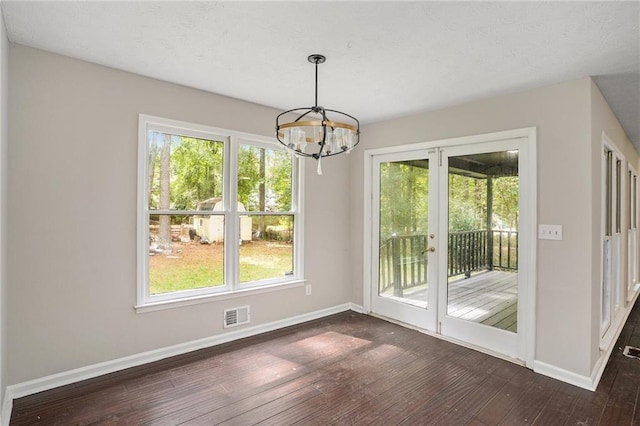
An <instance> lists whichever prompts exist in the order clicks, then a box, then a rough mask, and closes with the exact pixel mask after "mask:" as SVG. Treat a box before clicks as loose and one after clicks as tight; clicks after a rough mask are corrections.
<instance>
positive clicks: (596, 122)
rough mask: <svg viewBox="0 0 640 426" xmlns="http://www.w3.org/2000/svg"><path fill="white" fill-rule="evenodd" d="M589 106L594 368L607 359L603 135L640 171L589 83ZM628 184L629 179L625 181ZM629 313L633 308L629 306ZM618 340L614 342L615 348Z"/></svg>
mask: <svg viewBox="0 0 640 426" xmlns="http://www.w3.org/2000/svg"><path fill="white" fill-rule="evenodd" d="M589 102H590V113H591V117H590V124H591V128H590V132H591V155H592V167H593V176H592V180H591V186H592V188H593V191H594V198H593V203H592V215H593V223H592V228H591V232H592V237H593V243H592V249H593V250H592V253H591V258H592V262H591V269H592V281H591V293H592V304H591V310H592V312H594V315H593V316H592V317H591V327H592V328H591V330H592V332H591V342H592V343H591V353H590V356H591V366H592V367H594V366H595V365H596V364H597V362H598V361H599V360H601V358H602V357H603V356H604V355H605V352H604V351H600V349H599V347H600V304H601V281H602V279H601V277H602V225H601V223H602V203H601V200H600V194H601V192H600V191H601V188H602V183H601V182H602V181H601V179H602V165H601V161H602V132H605V133H606V134H607V136H608V137H609V138H610V139H611V141H612V142H613V143H614V144H615V145H616V146H617V147H618V149H619V150H620V151H621V152H622V154H623V155H624V157H625V159H626V160H627V161H628V162H629V163H630V164H631V165H633V166H634V167H635V169H636V171H639V170H640V168H639V167H638V166H639V165H640V163H639V160H638V154H637V152H636V150H635V148H634V147H633V145H632V144H631V141H630V140H629V139H628V138H627V135H626V134H625V132H624V130H623V129H622V127H621V126H620V123H618V120H617V119H616V117H615V115H614V114H613V112H612V111H611V108H610V107H609V105H608V104H607V101H606V100H605V99H604V97H603V96H602V93H601V92H600V90H599V89H598V87H597V86H596V85H595V83H594V82H593V81H591V82H590V85H589ZM623 180H625V183H626V177H623ZM624 188H625V190H624V191H625V192H624V193H623V197H625V198H624V200H625V203H626V195H624V194H625V193H626V191H627V189H626V187H624ZM627 212H628V207H624V211H623V215H622V229H623V233H622V259H623V268H622V282H623V286H624V288H625V292H624V297H625V300H626V298H627V293H626V289H627V280H628V276H627V275H628V269H627V262H626V260H627V259H628V253H627V251H628V250H627V235H626V230H627V229H628V227H629V215H628V213H627ZM626 308H627V309H630V308H631V306H629V305H627V306H626ZM615 340H616V339H614V341H613V342H612V344H615V343H616V342H615Z"/></svg>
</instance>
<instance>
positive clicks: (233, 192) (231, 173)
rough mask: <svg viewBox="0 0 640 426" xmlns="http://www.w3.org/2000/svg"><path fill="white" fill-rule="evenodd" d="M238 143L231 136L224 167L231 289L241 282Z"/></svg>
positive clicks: (226, 252) (227, 274)
mask: <svg viewBox="0 0 640 426" xmlns="http://www.w3.org/2000/svg"><path fill="white" fill-rule="evenodd" d="M238 144H239V142H238V138H237V137H236V136H231V137H230V143H229V144H228V146H227V147H225V162H226V164H227V167H225V168H224V170H225V171H224V179H225V184H224V190H225V195H224V199H225V200H226V202H225V203H224V204H225V205H224V207H225V208H224V210H225V238H224V241H225V244H224V259H225V284H226V285H227V287H228V288H229V289H231V290H235V289H237V287H238V282H239V271H238V269H239V256H238V253H239V246H238V242H239V241H238V233H239V221H240V218H239V217H238Z"/></svg>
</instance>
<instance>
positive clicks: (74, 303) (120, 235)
mask: <svg viewBox="0 0 640 426" xmlns="http://www.w3.org/2000/svg"><path fill="white" fill-rule="evenodd" d="M9 73H10V77H11V87H10V93H9V96H10V98H11V104H10V105H9V115H10V119H11V128H10V129H9V147H8V157H9V158H10V160H11V161H10V162H9V167H8V176H9V181H8V184H9V185H8V207H9V209H8V234H7V244H8V246H9V247H10V250H9V251H8V259H7V262H8V265H10V267H9V270H8V283H10V284H9V288H8V305H9V308H8V309H9V312H8V315H9V317H10V318H11V321H10V323H9V324H8V336H7V343H8V360H9V364H10V366H11V368H10V371H9V375H8V377H7V381H8V384H16V383H21V382H24V381H27V380H30V379H35V378H40V377H43V376H47V375H51V374H54V373H58V372H64V371H68V370H71V369H75V368H79V367H83V366H87V365H91V364H95V363H99V362H103V361H108V360H113V359H116V358H119V357H124V356H128V355H132V354H137V353H141V352H144V351H149V350H153V349H157V348H162V347H166V346H169V345H174V344H179V343H182V342H188V341H192V340H195V339H200V338H204V337H208V336H213V335H216V334H219V333H222V332H223V330H222V317H223V315H222V311H223V309H225V308H229V307H234V306H241V305H244V304H249V305H251V313H252V323H251V325H252V326H255V325H258V324H264V323H268V322H271V321H276V320H280V319H285V318H290V317H292V316H295V315H299V314H303V313H308V312H313V311H316V310H319V309H323V308H328V307H333V306H337V305H340V304H343V303H347V302H349V301H350V299H351V287H350V285H349V284H348V281H347V278H348V253H349V252H348V240H347V238H346V235H348V233H349V228H348V223H347V222H346V221H342V220H339V219H337V218H342V217H346V216H347V214H348V213H347V208H348V189H349V188H348V187H345V185H344V184H343V183H344V182H345V181H347V178H348V169H347V167H346V166H347V165H348V159H346V158H336V159H331V160H330V161H326V162H324V163H323V167H324V175H323V176H317V175H316V173H315V164H313V163H312V162H311V161H310V160H308V162H307V167H306V176H305V178H306V187H305V190H304V192H305V194H306V195H305V211H306V217H305V252H306V258H305V271H306V276H307V278H308V282H309V283H311V284H313V295H312V296H305V292H304V288H303V287H298V288H293V289H288V290H281V291H276V292H271V293H264V294H260V295H253V296H244V297H242V298H236V299H231V300H225V301H219V302H211V303H205V304H200V305H193V306H189V307H182V308H174V309H168V310H162V311H156V312H149V313H144V314H136V313H135V312H134V309H133V306H134V305H135V303H136V176H137V175H136V167H137V160H136V156H137V135H138V114H139V113H145V114H150V115H156V116H160V117H167V118H171V119H177V120H183V121H187V122H193V123H199V124H205V125H211V126H215V127H221V128H226V129H231V130H238V131H244V132H250V133H254V134H260V135H272V134H273V128H274V120H275V116H276V114H277V113H278V112H279V111H276V110H274V109H270V108H266V107H262V106H258V105H255V104H250V103H247V102H243V101H239V100H235V99H230V98H226V97H222V96H218V95H214V94H210V93H206V92H202V91H198V90H193V89H189V88H186V87H182V86H178V85H174V84H170V83H166V82H161V81H158V80H153V79H149V78H145V77H141V76H138V75H133V74H129V73H125V72H121V71H117V70H113V69H109V68H105V67H101V66H98V65H94V64H89V63H86V62H82V61H78V60H73V59H70V58H66V57H62V56H59V55H55V54H51V53H46V52H43V51H39V50H35V49H31V48H27V47H24V46H20V45H15V44H11V45H10V48H9ZM96 229H101V231H98V232H96ZM234 330H237V329H234Z"/></svg>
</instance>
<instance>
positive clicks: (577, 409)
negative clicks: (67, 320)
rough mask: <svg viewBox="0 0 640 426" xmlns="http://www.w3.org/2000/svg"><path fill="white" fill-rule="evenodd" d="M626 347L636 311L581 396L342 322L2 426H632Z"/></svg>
mask: <svg viewBox="0 0 640 426" xmlns="http://www.w3.org/2000/svg"><path fill="white" fill-rule="evenodd" d="M629 344H630V345H634V346H640V309H639V308H638V306H636V308H635V309H634V311H633V312H632V314H631V316H630V319H629V321H628V322H627V324H626V326H625V328H624V331H623V332H622V335H621V336H620V339H619V340H618V342H617V345H616V350H615V351H614V353H613V355H612V357H611V360H610V362H609V364H608V365H607V368H606V370H605V373H604V375H603V377H602V380H601V382H600V385H599V387H598V389H597V391H596V392H589V391H587V390H583V389H579V388H576V387H574V386H571V385H568V384H565V383H562V382H559V381H557V380H554V379H551V378H548V377H545V376H541V375H538V374H535V373H533V372H532V371H531V370H528V369H526V368H523V367H519V366H517V365H515V364H511V363H509V362H507V361H503V360H500V359H497V358H493V357H491V356H488V355H484V354H481V353H479V352H475V351H473V350H470V349H466V348H463V347H461V346H457V345H454V344H451V343H449V342H445V341H443V340H439V339H436V338H433V337H430V336H427V335H424V334H421V333H419V332H417V331H414V330H409V329H406V328H403V327H400V326H397V325H395V324H391V323H388V322H385V321H382V320H380V319H376V318H373V317H369V316H366V315H361V314H356V313H354V312H345V313H341V314H338V315H333V316H330V317H327V318H323V319H320V320H316V321H311V322H308V323H305V324H301V325H298V326H294V327H289V328H286V329H282V330H278V331H274V332H271V333H266V334H263V335H260V336H255V337H251V338H247V339H243V340H240V341H236V342H232V343H228V344H225V345H221V346H217V347H214V348H209V349H204V350H200V351H196V352H192V353H190V354H186V355H181V356H177V357H172V358H168V359H165V360H162V361H158V362H155V363H152V364H148V365H145V366H141V367H136V368H131V369H128V370H124V371H121V372H117V373H113V374H109V375H106V376H102V377H98V378H94V379H90V380H85V381H82V382H79V383H75V384H71V385H67V386H64V387H61V388H58V389H53V390H50V391H46V392H42V393H39V394H35V395H31V396H27V397H24V398H20V399H17V400H15V401H14V406H13V414H12V417H11V425H86V424H97V425H214V424H225V425H255V424H260V425H290V424H298V425H326V424H354V425H367V424H376V425H396V424H403V425H415V424H435V425H497V424H503V425H520V424H534V425H562V424H566V425H587V424H588V425H597V424H600V425H640V410H638V409H637V406H638V390H639V388H640V360H638V359H631V358H627V357H624V356H623V355H622V349H623V348H624V346H625V345H629ZM567 350H569V348H567Z"/></svg>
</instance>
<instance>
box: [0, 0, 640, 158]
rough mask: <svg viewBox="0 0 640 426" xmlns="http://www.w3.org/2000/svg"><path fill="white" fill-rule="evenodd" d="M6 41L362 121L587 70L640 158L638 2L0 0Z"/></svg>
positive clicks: (559, 79) (259, 100) (274, 104)
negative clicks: (317, 56) (316, 61)
mask: <svg viewBox="0 0 640 426" xmlns="http://www.w3.org/2000/svg"><path fill="white" fill-rule="evenodd" d="M1 7H2V11H3V15H4V19H5V24H6V28H7V33H8V36H9V39H10V40H11V41H12V42H15V43H20V44H24V45H27V46H31V47H35V48H39V49H44V50H47V51H51V52H55V53H59V54H62V55H67V56H70V57H74V58H79V59H83V60H86V61H90V62H95V63H98V64H102V65H106V66H109V67H113V68H118V69H122V70H125V71H130V72H134V73H138V74H142V75H146V76H150V77H154V78H158V79H162V80H166V81H170V82H174V83H178V84H182V85H185V86H190V87H194V88H198V89H202V90H207V91H210V92H214V93H218V94H222V95H226V96H231V97H234V98H238V99H243V100H247V101H251V102H255V103H258V104H263V105H267V106H272V107H275V108H278V109H290V108H295V107H308V106H311V105H312V104H313V101H314V99H313V97H314V89H313V82H314V70H313V65H312V64H310V63H309V62H307V56H308V55H309V54H312V53H321V54H324V55H325V56H326V57H327V62H326V63H324V64H322V65H320V68H319V100H318V101H319V102H318V103H319V104H320V105H322V106H325V107H327V108H332V109H338V110H341V111H345V112H348V113H349V114H351V115H354V116H356V117H358V118H359V119H360V120H361V122H364V123H367V122H374V121H379V120H384V119H389V118H394V117H399V116H404V115H409V114H414V113H419V112H424V111H431V110H435V109H440V108H444V107H447V106H451V105H456V104H460V103H463V102H468V101H473V100H477V99H482V98H487V97H492V96H497V95H501V94H507V93H511V92H514V91H520V90H526V89H530V88H535V87H540V86H545V85H550V84H554V83H558V82H562V81H567V80H572V79H577V78H581V77H585V76H593V77H594V80H595V82H596V84H597V85H598V86H599V87H600V89H601V90H602V92H603V94H604V95H605V97H606V98H607V100H608V102H609V103H610V105H611V107H612V109H613V111H614V113H615V114H616V115H617V117H618V119H619V120H620V122H621V123H622V125H623V127H624V128H625V131H626V132H627V135H628V136H629V138H630V139H631V140H632V142H633V143H634V145H635V146H636V149H637V150H638V151H639V152H640V124H639V123H640V29H639V22H640V3H639V2H637V1H632V2H601V3H600V2H577V1H573V2H496V3H492V2H480V1H474V2H430V1H422V2H397V1H396V2H369V1H352V2H326V1H315V2H311V1H300V2H244V1H225V2H213V1H196V2H186V1H173V2H168V1H141V2H133V1H128V2H127V1H102V2H97V1H62V2H61V1H25V0H23V1H10V0H3V1H2V6H1Z"/></svg>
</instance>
